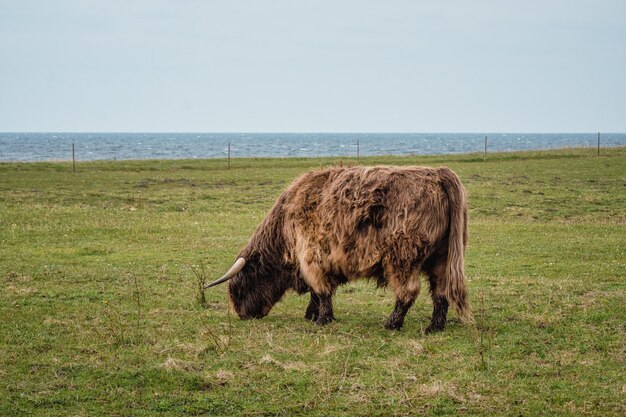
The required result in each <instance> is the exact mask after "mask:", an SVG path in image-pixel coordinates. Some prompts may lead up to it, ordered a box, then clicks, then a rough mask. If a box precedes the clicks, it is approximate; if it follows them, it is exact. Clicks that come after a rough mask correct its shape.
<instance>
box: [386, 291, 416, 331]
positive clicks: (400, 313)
mask: <svg viewBox="0 0 626 417" xmlns="http://www.w3.org/2000/svg"><path fill="white" fill-rule="evenodd" d="M413 302H415V299H412V300H409V301H407V302H405V301H402V300H401V299H400V298H396V307H395V308H394V309H393V312H392V313H391V315H390V316H389V319H388V320H387V323H386V324H385V328H386V329H389V330H397V329H400V328H402V325H404V316H406V313H407V311H409V308H411V306H412V305H413Z"/></svg>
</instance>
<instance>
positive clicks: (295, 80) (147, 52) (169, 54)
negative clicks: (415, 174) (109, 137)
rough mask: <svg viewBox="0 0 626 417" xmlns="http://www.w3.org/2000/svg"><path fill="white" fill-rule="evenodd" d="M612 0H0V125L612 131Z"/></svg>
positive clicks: (621, 90)
mask: <svg viewBox="0 0 626 417" xmlns="http://www.w3.org/2000/svg"><path fill="white" fill-rule="evenodd" d="M624 21H626V2H624V1H622V0H616V1H603V0H600V1H591V0H589V1H537V0H531V1H526V2H519V1H477V2H468V1H460V0H457V1H445V2H431V1H388V2H374V1H371V2H370V1H365V2H364V1H343V0H335V1H326V0H324V1H302V0H264V1H253V0H241V1H233V0H228V1H193V0H187V1H182V0H179V1H174V0H150V1H147V0H145V1H139V0H138V1H119V0H109V1H104V0H103V1H93V0H82V1H80V2H77V1H67V0H59V1H54V2H51V1H25V0H21V1H18V0H14V1H9V0H4V1H3V0H0V131H213V132H216V131H220V132H227V131H276V132H279V131H282V132H292V131H304V132H310V131H316V132H319V131H343V132H346V131H355V132H357V131H360V132H367V131H378V132H381V131H385V132H435V131H436V132H461V131H465V132H468V131H473V132H484V131H488V132H493V131H502V132H507V131H524V132H529V131H534V132H545V131H548V132H550V131H552V132H554V131H558V132H573V131H597V130H601V131H622V132H623V131H626V75H625V74H626V71H625V70H624V68H626V25H624Z"/></svg>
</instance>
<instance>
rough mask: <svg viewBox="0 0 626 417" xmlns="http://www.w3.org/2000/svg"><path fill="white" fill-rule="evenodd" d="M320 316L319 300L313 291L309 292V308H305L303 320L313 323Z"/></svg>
mask: <svg viewBox="0 0 626 417" xmlns="http://www.w3.org/2000/svg"><path fill="white" fill-rule="evenodd" d="M319 315H320V298H319V297H318V296H317V294H315V291H313V290H311V300H310V301H309V306H308V307H307V308H306V313H304V318H305V319H307V320H309V321H315V320H317V318H318V317H319Z"/></svg>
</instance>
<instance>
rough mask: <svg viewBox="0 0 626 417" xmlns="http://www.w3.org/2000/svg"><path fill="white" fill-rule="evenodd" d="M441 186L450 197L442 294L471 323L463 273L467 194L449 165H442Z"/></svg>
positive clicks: (465, 244) (462, 318) (462, 319)
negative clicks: (446, 253)
mask: <svg viewBox="0 0 626 417" xmlns="http://www.w3.org/2000/svg"><path fill="white" fill-rule="evenodd" d="M439 176H440V178H441V185H442V186H443V189H444V190H445V191H446V194H447V196H448V207H449V209H448V213H449V214H448V216H449V219H448V222H449V225H450V230H449V235H448V258H447V263H446V273H445V276H444V277H443V288H442V289H443V294H444V295H445V297H446V298H447V299H448V301H449V302H450V304H452V306H453V307H454V308H455V310H456V311H457V313H458V314H459V317H460V318H461V321H462V322H464V323H472V322H473V321H474V318H473V317H472V310H471V308H470V305H469V300H468V296H467V287H466V279H465V272H464V264H465V247H466V246H467V195H466V193H465V188H463V185H462V184H461V181H460V180H459V177H458V176H457V175H456V174H455V173H454V172H452V171H451V170H450V169H448V168H445V167H444V168H440V169H439Z"/></svg>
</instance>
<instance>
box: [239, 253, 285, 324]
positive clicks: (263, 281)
mask: <svg viewBox="0 0 626 417" xmlns="http://www.w3.org/2000/svg"><path fill="white" fill-rule="evenodd" d="M282 275H283V272H282V271H273V270H272V268H268V267H267V266H265V267H259V265H258V264H257V263H255V262H248V263H246V265H245V266H244V267H243V269H242V270H241V271H239V273H237V275H235V276H234V277H233V278H232V279H231V280H230V282H229V285H228V295H229V298H230V304H231V306H232V307H233V309H234V310H235V311H236V312H237V314H238V315H239V317H240V318H242V319H253V318H254V319H260V318H262V317H265V316H266V315H267V313H269V312H270V310H271V309H272V307H273V306H274V304H276V303H277V302H278V301H279V300H280V299H281V298H282V296H283V295H284V294H285V291H286V290H287V287H286V286H285V282H284V279H281V278H282Z"/></svg>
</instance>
